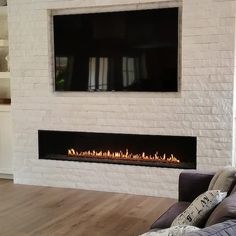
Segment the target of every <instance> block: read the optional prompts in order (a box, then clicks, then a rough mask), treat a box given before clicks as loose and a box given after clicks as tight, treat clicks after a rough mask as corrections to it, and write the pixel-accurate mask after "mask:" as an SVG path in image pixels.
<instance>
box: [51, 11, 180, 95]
mask: <svg viewBox="0 0 236 236" xmlns="http://www.w3.org/2000/svg"><path fill="white" fill-rule="evenodd" d="M170 8H175V9H177V10H178V29H177V30H178V42H177V45H178V46H177V90H176V91H144V90H143V91H131V90H129V91H125V90H112V91H109V90H108V91H104V90H102V91H99V90H94V91H90V90H83V91H82V90H76V91H74V90H56V83H55V81H56V57H55V38H54V20H53V19H54V16H66V15H80V14H94V13H96V14H99V13H110V12H111V13H112V12H132V11H143V10H158V9H170ZM181 19H182V8H181V7H180V6H170V7H156V8H145V7H144V8H140V9H135V8H134V9H129V10H123V9H122V10H121V9H119V10H110V9H108V10H107V9H106V8H104V9H99V10H98V11H93V10H88V11H86V12H84V11H81V12H80V11H77V10H76V11H70V10H69V11H68V12H67V11H60V10H58V11H55V13H53V14H52V15H51V39H52V79H53V81H52V85H53V92H55V93H59V94H63V93H66V94H68V93H72V94H74V93H95V94H96V93H116V94H117V93H148V94H150V93H155V94H156V93H159V94H162V93H165V94H166V93H170V94H176V93H179V92H180V91H181V73H182V68H181V64H182V62H181V58H182V54H181V48H182V47H181V45H182V43H181V42H182V41H181V33H182V24H181Z"/></svg>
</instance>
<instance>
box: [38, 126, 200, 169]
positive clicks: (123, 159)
mask: <svg viewBox="0 0 236 236" xmlns="http://www.w3.org/2000/svg"><path fill="white" fill-rule="evenodd" d="M38 144H39V159H50V160H61V161H80V162H96V163H111V164H124V165H140V166H150V167H168V168H181V169H195V168H196V137H188V136H161V135H141V134H117V133H116V134H115V133H93V132H71V131H49V130H39V131H38Z"/></svg>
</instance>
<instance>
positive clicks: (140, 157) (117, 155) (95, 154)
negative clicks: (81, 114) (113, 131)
mask: <svg viewBox="0 0 236 236" xmlns="http://www.w3.org/2000/svg"><path fill="white" fill-rule="evenodd" d="M68 156H69V157H79V158H91V159H111V160H127V161H152V162H153V161H157V162H165V163H173V164H178V163H180V160H179V159H178V158H176V157H175V156H174V154H171V155H170V156H167V155H166V154H163V155H159V154H158V152H156V153H155V154H154V155H147V154H146V153H145V152H143V153H142V154H133V153H129V150H128V149H126V151H125V152H122V151H119V152H112V151H110V150H107V151H95V150H92V151H91V150H88V151H77V150H75V149H74V148H71V149H68Z"/></svg>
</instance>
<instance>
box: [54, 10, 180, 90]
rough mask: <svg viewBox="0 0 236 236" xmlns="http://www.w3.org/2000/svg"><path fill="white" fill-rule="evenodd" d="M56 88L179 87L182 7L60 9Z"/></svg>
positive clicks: (56, 22)
mask: <svg viewBox="0 0 236 236" xmlns="http://www.w3.org/2000/svg"><path fill="white" fill-rule="evenodd" d="M53 25H54V55H55V90H56V91H155V92H176V91H178V8H166V9H155V10H138V11H124V12H109V13H93V14H77V15H56V16H54V17H53Z"/></svg>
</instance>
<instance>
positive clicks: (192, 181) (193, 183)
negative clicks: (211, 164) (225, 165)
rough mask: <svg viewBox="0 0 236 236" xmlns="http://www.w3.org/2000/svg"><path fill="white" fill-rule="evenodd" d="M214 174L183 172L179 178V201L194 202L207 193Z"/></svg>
mask: <svg viewBox="0 0 236 236" xmlns="http://www.w3.org/2000/svg"><path fill="white" fill-rule="evenodd" d="M213 176H214V173H213V172H212V173H204V172H199V171H183V172H181V173H180V176H179V201H184V202H192V201H193V200H194V199H195V198H196V197H197V196H199V195H200V194H202V193H204V192H205V191H207V189H208V186H209V183H210V181H211V179H212V177H213Z"/></svg>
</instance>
